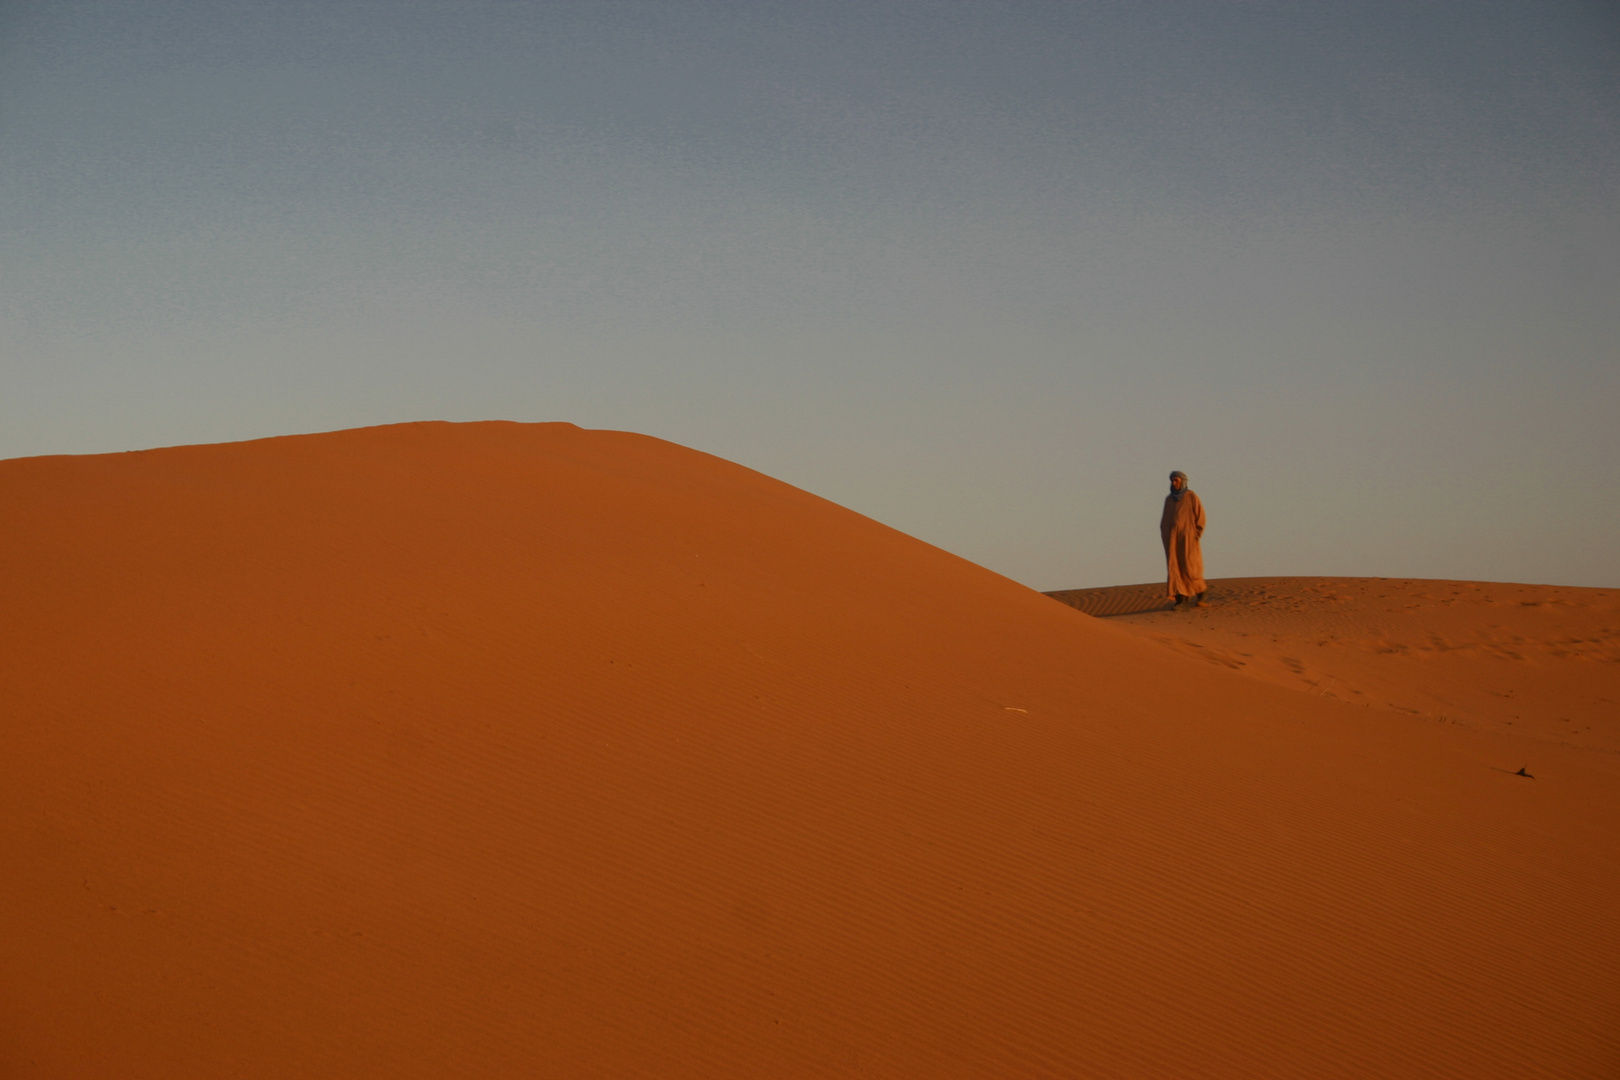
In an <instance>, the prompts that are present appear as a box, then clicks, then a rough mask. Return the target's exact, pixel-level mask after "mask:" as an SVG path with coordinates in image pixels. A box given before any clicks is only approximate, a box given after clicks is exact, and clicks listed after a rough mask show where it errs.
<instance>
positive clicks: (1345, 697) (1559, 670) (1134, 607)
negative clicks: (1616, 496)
mask: <svg viewBox="0 0 1620 1080" xmlns="http://www.w3.org/2000/svg"><path fill="white" fill-rule="evenodd" d="M1047 595H1049V596H1051V597H1053V598H1054V599H1057V600H1061V601H1063V602H1064V603H1066V604H1069V605H1070V606H1071V607H1075V608H1077V609H1079V610H1081V611H1084V612H1086V613H1087V614H1091V615H1099V616H1102V617H1105V618H1108V619H1109V620H1110V622H1111V623H1112V624H1113V625H1116V626H1128V627H1131V628H1132V629H1133V630H1134V631H1136V632H1138V633H1140V634H1142V635H1143V636H1144V637H1147V638H1149V639H1150V640H1153V641H1157V642H1159V643H1160V644H1161V645H1165V646H1167V647H1169V648H1171V649H1172V650H1175V651H1176V652H1179V653H1182V654H1183V655H1187V656H1192V657H1196V658H1198V659H1201V660H1205V661H1207V662H1209V663H1212V664H1218V665H1221V666H1223V667H1227V668H1230V669H1231V670H1233V671H1239V672H1242V673H1244V674H1246V675H1252V676H1255V677H1257V678H1261V679H1266V680H1269V681H1271V682H1275V683H1277V684H1279V685H1282V686H1289V687H1293V688H1295V689H1298V690H1303V691H1305V692H1306V693H1310V694H1316V695H1319V696H1321V697H1327V698H1334V699H1337V700H1340V701H1345V702H1349V703H1351V704H1356V705H1365V706H1372V707H1378V708H1386V709H1393V710H1395V711H1396V712H1399V713H1403V714H1405V715H1407V716H1411V717H1415V718H1421V719H1425V720H1433V721H1438V722H1442V723H1452V724H1466V725H1469V726H1472V727H1483V728H1487V729H1489V730H1494V731H1499V732H1501V733H1503V734H1509V735H1519V736H1525V737H1529V738H1533V739H1539V740H1546V741H1551V742H1559V743H1566V744H1568V745H1571V746H1580V747H1586V748H1589V749H1594V750H1602V751H1607V752H1611V753H1620V591H1616V590H1614V589H1580V588H1572V587H1568V586H1558V585H1517V584H1511V583H1504V582H1489V581H1425V580H1414V579H1401V578H1298V577H1296V578H1227V579H1224V580H1218V581H1213V582H1211V583H1210V595H1209V599H1208V602H1207V604H1206V606H1205V607H1202V608H1188V609H1184V610H1181V611H1172V610H1170V608H1169V605H1168V604H1167V603H1166V601H1165V600H1164V586H1163V585H1159V584H1153V585H1121V586H1115V587H1112V588H1103V589H1071V590H1067V591H1063V592H1055V593H1048V594H1047Z"/></svg>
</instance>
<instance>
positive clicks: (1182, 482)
mask: <svg viewBox="0 0 1620 1080" xmlns="http://www.w3.org/2000/svg"><path fill="white" fill-rule="evenodd" d="M1186 489H1187V474H1186V473H1184V472H1182V471H1181V470H1180V469H1177V470H1176V471H1175V472H1173V473H1171V474H1170V490H1171V491H1185V490H1186Z"/></svg>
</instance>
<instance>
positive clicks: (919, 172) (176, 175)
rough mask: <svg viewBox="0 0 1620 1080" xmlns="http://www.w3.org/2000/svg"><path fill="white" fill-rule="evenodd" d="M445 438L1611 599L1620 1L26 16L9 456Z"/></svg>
mask: <svg viewBox="0 0 1620 1080" xmlns="http://www.w3.org/2000/svg"><path fill="white" fill-rule="evenodd" d="M435 418H436V419H449V420H474V419H488V418H505V419H512V420H569V421H573V422H574V423H577V424H580V425H582V426H586V427H608V428H622V429H629V430H634V431H641V432H646V433H648V434H651V435H657V436H660V437H662V438H667V439H672V440H675V441H677V442H680V443H684V444H686V445H688V446H693V447H696V448H698V449H701V450H706V451H709V452H711V453H715V454H719V455H721V456H723V457H726V458H730V459H732V460H735V461H738V462H741V463H743V464H745V465H748V466H751V467H753V468H756V469H759V470H761V471H764V472H766V473H769V474H771V475H773V476H777V477H780V478H782V479H784V480H787V481H789V482H791V483H794V484H797V485H799V486H801V487H804V488H807V489H809V490H811V491H813V492H816V493H817V494H820V495H824V496H826V497H827V498H830V499H833V500H835V501H837V502H840V503H843V504H844V505H846V506H849V507H852V508H853V509H855V510H858V511H860V512H862V513H865V514H868V515H870V516H872V517H874V518H877V519H878V520H880V521H883V522H886V523H888V524H890V525H893V526H895V527H897V528H899V529H902V530H904V531H906V532H909V533H912V534H914V535H916V536H919V537H921V538H923V539H925V540H928V541H930V542H932V543H935V544H938V545H940V546H941V547H944V548H947V549H949V550H951V551H954V552H956V553H958V554H961V555H963V556H966V557H967V558H970V559H973V560H974V561H976V562H979V563H982V564H984V565H986V566H988V567H990V568H992V569H994V570H998V571H1000V572H1002V573H1004V574H1007V575H1008V576H1010V577H1013V578H1016V579H1017V580H1019V581H1023V582H1025V583H1027V584H1029V585H1033V586H1035V587H1037V588H1042V589H1055V588H1065V587H1074V586H1084V585H1103V584H1113V583H1120V582H1130V581H1144V580H1151V579H1153V578H1155V577H1157V576H1159V575H1160V574H1161V573H1162V568H1163V563H1162V556H1161V553H1160V551H1159V546H1158V536H1157V519H1158V512H1159V505H1160V500H1161V498H1162V495H1163V491H1164V487H1165V475H1166V473H1168V471H1169V470H1170V469H1172V468H1181V469H1185V470H1186V471H1187V472H1188V473H1190V474H1191V477H1192V486H1193V487H1194V489H1195V490H1197V491H1198V492H1199V493H1200V494H1201V495H1202V496H1203V497H1204V499H1205V501H1206V503H1207V505H1208V507H1209V512H1210V519H1211V524H1210V532H1209V535H1208V536H1207V537H1206V556H1207V558H1208V560H1209V568H1210V572H1211V573H1212V574H1213V575H1215V576H1236V575H1250V574H1355V575H1388V576H1423V577H1466V578H1485V579H1510V580H1521V581H1536V582H1554V583H1564V584H1579V585H1603V586H1617V585H1620V500H1617V498H1616V496H1615V495H1614V494H1612V493H1611V492H1610V490H1609V487H1610V485H1609V479H1608V475H1607V473H1608V469H1609V468H1610V467H1611V466H1612V465H1614V464H1615V463H1616V461H1617V459H1620V5H1617V4H1615V3H1612V2H1594V3H1574V2H1550V0H1536V2H1527V3H1490V2H1483V0H1482V2H1469V3H1425V2H1419V0H1402V2H1397V3H1354V2H1334V3H1328V2H1326V0H1323V2H1319V3H1260V2H1253V3H1237V2H1232V3H1218V2H1200V3H1155V2H1150V0H1136V2H1131V3H1073V4H1070V3H1056V2H1051V3H997V2H994V0H973V2H971V3H949V2H932V0H930V2H917V3H909V2H872V0H868V2H862V3H838V2H829V0H814V2H806V0H798V2H790V3H777V2H764V0H761V2H731V3H722V2H683V0H664V2H659V3H614V2H608V0H592V2H589V3H527V2H521V0H506V2H467V0H458V2H416V0H389V2H358V0H322V2H319V3H300V2H295V0H260V2H229V0H199V2H187V0H140V2H129V0H111V2H107V0H102V2H96V0H84V2H73V0H67V2H57V3H50V2H31V0H0V457H17V456H23V455H33V454H46V453H90V452H102V451H109V450H124V449H133V448H138V447H148V446H157V445H168V444H176V443H193V442H217V441H225V440H236V439H246V438H256V437H260V436H265V435H277V434H287V433H293V432H307V431H320V430H329V429H333V428H344V427H356V426H361V425H368V424H379V423H389V422H394V421H400V420H417V419H435ZM0 512H3V510H0Z"/></svg>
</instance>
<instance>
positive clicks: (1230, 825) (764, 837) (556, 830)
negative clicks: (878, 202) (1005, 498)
mask: <svg viewBox="0 0 1620 1080" xmlns="http://www.w3.org/2000/svg"><path fill="white" fill-rule="evenodd" d="M0 505H4V506H5V508H6V518H5V525H4V528H3V530H0V565H4V566H5V567H6V568H7V573H6V575H5V577H4V579H3V584H0V589H3V594H0V604H3V611H4V612H5V618H4V620H3V621H0V656H3V657H4V660H3V662H0V702H3V703H4V710H5V714H4V729H3V737H4V740H5V746H4V754H3V755H0V807H3V813H0V830H3V831H0V845H3V847H0V855H3V858H4V862H5V865H6V866H8V867H11V868H12V872H11V873H9V874H7V875H3V876H0V911H4V912H5V919H6V927H5V930H6V932H5V933H4V934H3V935H0V949H3V950H4V951H3V954H0V956H3V961H4V962H3V964H0V973H3V974H0V980H3V981H0V1016H3V1022H0V1076H17V1077H78V1078H92V1077H115V1076H116V1077H141V1076H152V1077H158V1076H165V1077H172V1076H198V1077H201V1076H243V1077H258V1076H263V1077H272V1076H274V1077H287V1076H336V1075H344V1076H399V1077H410V1076H422V1077H428V1076H444V1075H451V1074H469V1075H483V1076H532V1075H555V1076H570V1077H572V1076H614V1077H626V1076H648V1077H652V1076H659V1077H671V1076H694V1077H695V1076H762V1075H771V1076H831V1075H840V1076H841V1075H871V1076H917V1075H931V1076H964V1077H966V1076H986V1075H993V1076H1054V1077H1057V1076H1061V1077H1073V1076H1095V1077H1141V1076H1166V1077H1170V1076H1174V1077H1206V1076H1207V1077H1227V1076H1232V1077H1236V1076H1245V1077H1255V1076H1277V1077H1289V1076H1302V1075H1311V1076H1322V1077H1334V1076H1343V1077H1351V1076H1368V1075H1377V1076H1386V1077H1405V1076H1411V1077H1419V1076H1425V1077H1427V1076H1458V1077H1463V1076H1466V1077H1494V1076H1501V1077H1509V1076H1511V1077H1540V1076H1545V1077H1575V1076H1580V1077H1601V1076H1607V1075H1612V1073H1613V1071H1614V1068H1615V1066H1616V1064H1617V1063H1620V1037H1617V1035H1616V1032H1617V1031H1620V1024H1617V1023H1616V1020H1617V1018H1620V929H1617V928H1616V925H1615V922H1614V920H1613V917H1612V916H1613V897H1614V896H1615V895H1617V890H1616V886H1617V885H1620V880H1617V879H1620V873H1617V868H1616V861H1615V858H1614V848H1613V836H1614V827H1615V824H1616V821H1617V813H1616V811H1617V808H1620V783H1617V780H1620V776H1617V774H1620V768H1617V766H1616V761H1615V756H1614V755H1610V754H1604V753H1601V752H1599V751H1596V750H1594V749H1592V748H1589V747H1584V746H1579V745H1566V744H1561V743H1558V742H1553V741H1548V740H1540V739H1528V738H1526V737H1524V736H1522V735H1518V734H1513V733H1504V732H1501V731H1497V730H1492V729H1488V728H1485V727H1465V726H1461V725H1435V724H1415V723H1413V722H1412V721H1411V719H1410V718H1409V717H1405V716H1402V715H1399V714H1397V713H1395V712H1394V711H1392V710H1389V709H1364V708H1355V707H1352V706H1350V705H1347V704H1345V703H1342V702H1339V701H1335V700H1332V699H1329V698H1326V697H1323V696H1320V695H1311V694H1304V693H1300V692H1298V691H1297V690H1295V689H1291V688H1289V687H1288V686H1285V685H1278V684H1275V683H1273V682H1271V681H1268V680H1265V679H1256V678H1252V677H1249V676H1248V675H1246V674H1244V673H1243V672H1240V671H1235V670H1232V669H1230V668H1228V667H1226V666H1225V665H1221V664H1211V663H1208V662H1206V661H1205V660H1203V659H1201V658H1199V657H1197V656H1193V655H1184V654H1183V652H1178V651H1177V650H1176V649H1167V648H1166V647H1165V644H1164V643H1163V642H1161V641H1156V640H1153V639H1152V638H1151V637H1144V636H1143V635H1142V634H1141V633H1139V632H1138V628H1135V627H1130V626H1126V625H1116V621H1115V620H1098V619H1094V618H1090V617H1088V616H1086V615H1084V614H1082V613H1081V612H1078V611H1075V610H1073V609H1072V608H1069V607H1065V606H1064V605H1061V604H1055V603H1053V602H1052V601H1051V600H1050V599H1049V598H1047V597H1044V596H1042V595H1040V594H1038V593H1035V592H1033V591H1031V590H1028V589H1025V588H1023V587H1022V586H1019V585H1017V584H1015V583H1013V582H1010V581H1007V580H1006V579H1004V578H1000V577H998V576H996V575H994V574H992V573H990V572H988V571H986V570H984V569H982V568H980V567H977V566H973V565H972V564H969V563H967V562H964V561H963V560H960V559H957V558H955V557H954V556H951V555H948V554H947V553H944V552H941V551H939V550H937V549H934V548H931V547H929V546H928V545H926V544H923V543H921V542H919V541H917V540H915V539H912V538H910V537H907V536H904V535H903V534H900V533H898V532H895V531H894V530H891V529H887V528H885V527H883V526H881V525H878V524H876V523H874V522H871V521H869V520H866V519H864V518H861V517H860V516H858V515H856V514H853V513H851V512H849V511H847V510H844V509H842V508H840V507H837V506H835V505H833V504H831V503H828V502H826V501H825V500H821V499H818V498H816V497H814V496H811V495H809V494H807V493H804V492H801V491H798V490H796V489H793V488H791V487H789V486H787V485H784V484H781V483H779V482H777V481H773V480H770V479H769V478H767V477H764V476H761V475H760V474H758V473H754V472H751V471H749V470H747V469H744V468H742V467H740V466H737V465H734V464H731V463H729V462H724V461H721V460H720V459H717V458H713V457H710V456H708V455H704V454H701V453H698V452H695V451H691V450H687V449H684V448H681V447H677V446H673V445H671V444H668V443H663V442H659V441H658V440H654V439H650V438H647V437H644V436H637V435H631V434H626V433H618V432H599V431H583V430H580V429H578V428H575V427H573V426H571V425H555V424H546V425H518V424H505V423H487V424H453V425H452V424H409V425H396V426H390V427H384V428H373V429H362V430H358V431H348V432H335V433H330V434H326V435H317V436H297V437H288V438H281V439H269V440H260V441H256V442H250V443H239V444H225V445H218V446H205V447H178V448H172V449H165V450H155V451H145V452H141V453H134V454H122V455H100V456H91V457H58V458H36V459H20V460H14V461H5V462H0ZM1527 755H1528V756H1527ZM1527 760H1528V761H1529V762H1530V763H1531V764H1532V766H1533V767H1532V769H1531V771H1532V772H1535V773H1536V776H1537V779H1536V780H1534V781H1529V780H1525V779H1522V778H1518V777H1515V776H1513V775H1512V769H1514V768H1517V767H1518V766H1519V765H1520V764H1523V763H1525V762H1526V761H1527Z"/></svg>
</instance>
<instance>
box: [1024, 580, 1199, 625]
mask: <svg viewBox="0 0 1620 1080" xmlns="http://www.w3.org/2000/svg"><path fill="white" fill-rule="evenodd" d="M1046 595H1047V596H1050V597H1051V598H1052V599H1054V600H1057V601H1059V602H1060V603H1064V604H1068V605H1069V606H1070V607H1072V608H1079V609H1080V610H1081V611H1083V612H1085V613H1086V614H1087V615H1095V616H1097V617H1098V618H1103V619H1106V618H1108V617H1109V616H1111V615H1141V614H1143V613H1144V612H1149V611H1169V610H1170V601H1169V600H1168V599H1167V598H1166V597H1165V595H1164V582H1162V581H1155V582H1150V583H1149V584H1146V585H1111V586H1109V587H1107V588H1105V589H1061V590H1059V591H1058V592H1049V593H1047V594H1046Z"/></svg>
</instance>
